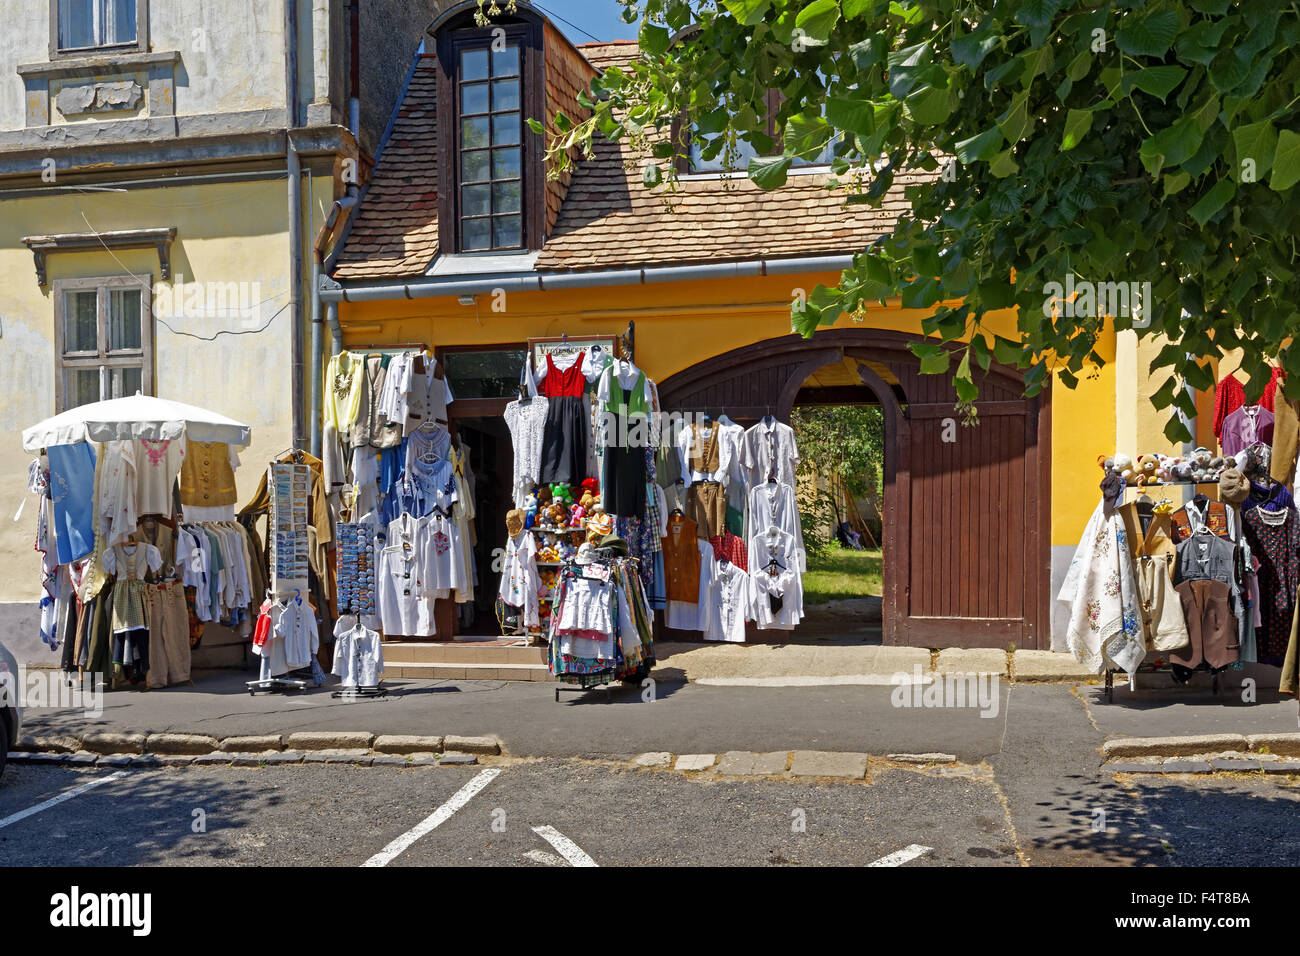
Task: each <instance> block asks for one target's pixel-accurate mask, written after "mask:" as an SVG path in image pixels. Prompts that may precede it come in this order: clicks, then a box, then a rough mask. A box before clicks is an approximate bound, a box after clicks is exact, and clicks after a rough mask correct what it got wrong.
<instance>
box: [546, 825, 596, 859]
mask: <svg viewBox="0 0 1300 956" xmlns="http://www.w3.org/2000/svg"><path fill="white" fill-rule="evenodd" d="M533 832H534V833H536V834H537V835H538V836H539V837H541V838H542V839H543V840H545V841H546V842H547V843H549V844H550V845H551V846H553V847H555V849H557V850H558V851H559V852H560V856H562V857H564V858H565V859H566V860H568V861H569V865H570V866H598V865H599V864H597V863H596V861H595V860H593V859H592V858H591V857H589V856H587V854H586V853H584V852H582V848H581V847H580V846H578V844H576V843H574V842H573V841H572V840H570V839H569V838H568V837H566V836H565V835H564V834H563V833H561V832H560V831H559V830H557V829H555V827H551V826H546V827H533Z"/></svg>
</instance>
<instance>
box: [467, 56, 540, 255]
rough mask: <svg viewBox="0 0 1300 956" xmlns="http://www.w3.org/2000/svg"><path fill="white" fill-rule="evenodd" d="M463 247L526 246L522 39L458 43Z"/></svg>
mask: <svg viewBox="0 0 1300 956" xmlns="http://www.w3.org/2000/svg"><path fill="white" fill-rule="evenodd" d="M456 52H457V57H458V63H457V67H458V71H459V75H458V77H457V92H458V94H459V95H458V97H457V99H458V101H459V120H460V122H459V123H458V124H457V126H458V134H459V135H458V142H457V144H456V150H457V154H458V157H459V160H460V161H459V164H458V165H459V169H460V208H459V210H458V219H459V223H458V226H459V232H460V251H461V252H494V251H497V250H501V249H520V248H522V247H523V244H524V232H523V211H524V205H523V198H524V197H523V182H524V175H523V174H524V168H523V125H524V124H523V117H522V113H521V102H520V92H521V76H520V69H519V68H520V55H519V53H520V50H519V44H518V43H517V42H515V43H510V42H505V43H498V44H492V43H491V42H489V43H488V44H486V45H483V46H479V45H472V46H471V45H469V44H458V45H457V51H456Z"/></svg>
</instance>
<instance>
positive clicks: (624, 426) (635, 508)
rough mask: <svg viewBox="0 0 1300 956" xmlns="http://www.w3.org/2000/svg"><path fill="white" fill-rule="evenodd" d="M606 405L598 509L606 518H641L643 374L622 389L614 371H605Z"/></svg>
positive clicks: (646, 412) (643, 507)
mask: <svg viewBox="0 0 1300 956" xmlns="http://www.w3.org/2000/svg"><path fill="white" fill-rule="evenodd" d="M606 374H608V375H609V401H608V402H606V403H605V406H604V409H603V410H604V413H605V425H606V428H607V429H608V434H607V436H606V444H605V455H604V463H603V473H602V475H601V492H602V494H601V507H602V508H604V509H605V511H606V512H607V513H608V514H612V515H617V516H619V517H623V518H641V517H643V516H644V515H645V510H646V445H647V442H648V438H647V437H646V436H648V435H649V426H648V422H649V411H650V410H649V408H648V406H647V405H646V400H645V372H641V373H639V374H638V375H637V377H636V381H635V382H634V383H633V384H632V387H631V388H624V387H623V383H622V382H620V381H619V378H618V372H617V370H616V369H614V368H611V369H609V370H608V371H607V372H606Z"/></svg>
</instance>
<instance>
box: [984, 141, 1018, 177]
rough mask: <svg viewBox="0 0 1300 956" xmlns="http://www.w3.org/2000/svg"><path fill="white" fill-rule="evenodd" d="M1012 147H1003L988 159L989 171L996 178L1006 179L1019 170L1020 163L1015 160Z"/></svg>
mask: <svg viewBox="0 0 1300 956" xmlns="http://www.w3.org/2000/svg"><path fill="white" fill-rule="evenodd" d="M1014 152H1015V149H1014V147H1009V148H1007V149H1004V150H1003V151H1002V152H1000V153H998V154H997V155H996V156H994V157H993V159H992V160H990V161H989V172H990V173H992V174H993V175H994V176H996V177H997V178H998V179H1006V178H1007V177H1008V176H1012V175H1015V174H1016V173H1018V172H1020V164H1019V163H1017V162H1016V158H1015V156H1013V155H1012V154H1013V153H1014Z"/></svg>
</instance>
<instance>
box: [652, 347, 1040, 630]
mask: <svg viewBox="0 0 1300 956" xmlns="http://www.w3.org/2000/svg"><path fill="white" fill-rule="evenodd" d="M915 340H916V339H915V337H913V336H908V335H904V334H902V333H897V332H888V331H882V330H875V329H831V330H827V331H824V332H818V333H816V334H815V335H814V336H813V337H812V338H811V339H804V338H802V337H800V336H796V335H790V336H785V337H782V338H777V339H769V340H767V341H763V342H757V343H755V344H753V345H749V346H746V347H744V348H740V349H736V350H734V351H732V352H727V353H725V354H723V355H719V356H716V357H714V358H712V359H709V360H707V361H705V362H701V363H699V364H698V365H695V366H692V367H691V368H688V369H686V370H684V371H682V372H679V373H677V374H676V375H673V376H671V377H669V378H667V379H665V380H664V381H663V382H661V383H660V387H659V391H660V400H661V404H662V406H663V408H664V409H665V410H666V411H681V412H704V413H707V414H709V415H713V416H715V417H716V416H717V415H720V414H723V413H724V412H725V413H726V414H727V415H729V416H730V417H731V418H732V419H733V420H734V421H736V422H738V423H740V424H744V425H750V424H753V423H754V422H755V421H757V420H758V419H759V418H760V417H762V416H763V415H765V414H768V413H771V414H774V415H776V416H777V418H779V419H780V420H782V421H785V422H788V421H789V420H790V412H791V408H792V407H793V405H794V403H795V400H796V397H797V395H798V393H799V390H800V388H801V387H802V385H803V384H804V382H805V381H806V380H807V379H808V378H809V376H810V375H812V374H813V373H815V372H816V371H817V370H818V369H821V368H824V367H825V366H827V365H830V364H833V363H837V362H843V361H844V359H846V358H851V359H854V360H856V361H857V362H858V368H859V372H860V374H861V376H862V380H863V383H864V384H866V385H869V386H870V387H871V389H872V391H874V392H875V393H876V395H877V396H878V397H879V400H880V403H881V406H882V409H883V411H884V425H885V463H884V482H883V484H884V488H883V497H884V508H883V512H884V532H883V539H884V540H883V542H882V543H883V545H884V595H883V601H882V613H883V617H884V627H883V639H884V642H885V643H886V644H896V645H897V644H902V645H913V646H919V647H1006V646H1007V644H1009V643H1015V644H1016V646H1017V647H1021V648H1030V649H1035V648H1047V647H1049V646H1050V635H1049V633H1048V630H1049V624H1048V621H1049V616H1048V609H1049V600H1050V599H1049V592H1050V578H1051V556H1050V547H1049V541H1048V535H1047V530H1048V520H1049V513H1048V508H1049V504H1050V502H1049V495H1050V483H1049V481H1048V477H1049V472H1048V462H1049V460H1050V455H1049V445H1048V442H1049V436H1050V428H1049V426H1050V420H1049V416H1050V406H1049V404H1048V402H1047V401H1046V399H1044V398H1036V399H1025V398H1024V397H1023V394H1022V393H1023V381H1022V379H1021V378H1020V376H1019V374H1018V373H1017V372H1016V371H1015V370H1013V369H1003V368H998V367H996V366H995V367H994V368H992V369H991V370H990V372H989V373H988V374H987V375H984V376H982V377H981V380H980V401H979V404H978V408H979V419H980V424H979V425H978V426H976V427H963V425H962V424H961V421H960V418H959V416H958V415H957V413H956V411H955V409H954V405H955V404H956V393H955V391H954V389H953V386H952V382H951V380H950V379H949V378H948V377H947V376H943V375H922V374H921V372H920V363H919V360H918V359H917V358H916V356H915V355H913V354H912V352H911V351H910V350H909V349H908V345H909V344H910V343H911V342H913V341H915Z"/></svg>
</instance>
